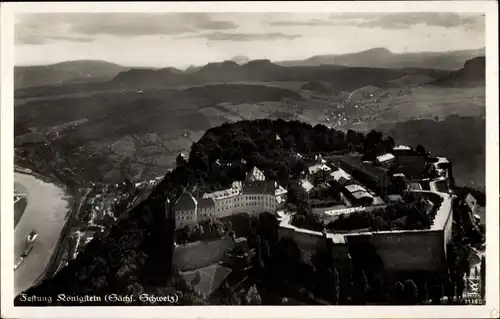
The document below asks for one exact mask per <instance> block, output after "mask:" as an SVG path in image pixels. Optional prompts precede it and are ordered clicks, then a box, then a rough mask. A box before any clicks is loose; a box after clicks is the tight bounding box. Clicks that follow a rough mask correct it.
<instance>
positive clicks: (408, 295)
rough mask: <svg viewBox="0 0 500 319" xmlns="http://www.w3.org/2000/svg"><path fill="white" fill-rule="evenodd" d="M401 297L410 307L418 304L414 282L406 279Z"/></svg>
mask: <svg viewBox="0 0 500 319" xmlns="http://www.w3.org/2000/svg"><path fill="white" fill-rule="evenodd" d="M403 295H404V298H405V302H406V303H407V304H410V305H415V304H417V302H418V288H417V285H416V284H415V282H414V281H413V280H411V279H408V280H406V281H405V282H404V284H403Z"/></svg>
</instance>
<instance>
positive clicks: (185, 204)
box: [174, 192, 198, 210]
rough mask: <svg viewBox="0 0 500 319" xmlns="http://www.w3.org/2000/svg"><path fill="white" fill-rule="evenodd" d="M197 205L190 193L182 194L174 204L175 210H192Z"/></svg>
mask: <svg viewBox="0 0 500 319" xmlns="http://www.w3.org/2000/svg"><path fill="white" fill-rule="evenodd" d="M197 205H198V201H197V200H196V198H194V197H193V195H192V194H191V193H190V192H184V193H182V195H181V196H179V198H178V199H177V201H176V202H175V205H174V208H175V209H176V210H194V209H196V207H197Z"/></svg>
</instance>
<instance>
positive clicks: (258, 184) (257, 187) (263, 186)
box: [243, 181, 276, 195]
mask: <svg viewBox="0 0 500 319" xmlns="http://www.w3.org/2000/svg"><path fill="white" fill-rule="evenodd" d="M275 191H276V183H275V182H274V181H254V182H246V183H244V184H243V194H248V195H252V194H256V195H260V194H267V195H274V194H275Z"/></svg>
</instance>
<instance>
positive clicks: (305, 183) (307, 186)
mask: <svg viewBox="0 0 500 319" xmlns="http://www.w3.org/2000/svg"><path fill="white" fill-rule="evenodd" d="M300 186H302V188H303V189H305V191H306V192H309V191H310V190H311V189H313V188H314V185H313V184H311V182H309V181H307V180H302V181H300Z"/></svg>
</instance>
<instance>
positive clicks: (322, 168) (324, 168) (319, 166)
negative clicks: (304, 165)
mask: <svg viewBox="0 0 500 319" xmlns="http://www.w3.org/2000/svg"><path fill="white" fill-rule="evenodd" d="M331 170H332V169H331V168H330V167H329V166H328V165H326V164H324V163H321V164H314V165H312V166H309V168H308V171H309V174H316V173H318V172H319V171H325V172H329V171H331Z"/></svg>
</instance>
